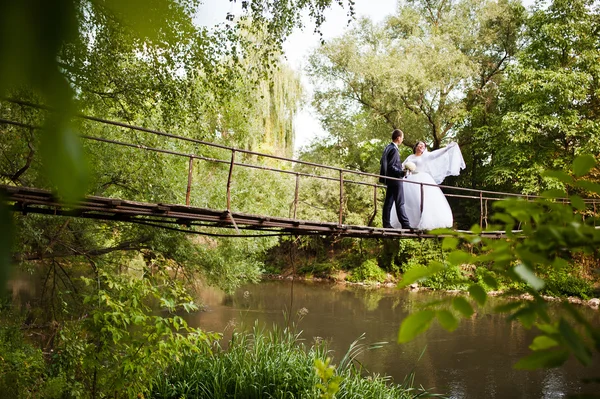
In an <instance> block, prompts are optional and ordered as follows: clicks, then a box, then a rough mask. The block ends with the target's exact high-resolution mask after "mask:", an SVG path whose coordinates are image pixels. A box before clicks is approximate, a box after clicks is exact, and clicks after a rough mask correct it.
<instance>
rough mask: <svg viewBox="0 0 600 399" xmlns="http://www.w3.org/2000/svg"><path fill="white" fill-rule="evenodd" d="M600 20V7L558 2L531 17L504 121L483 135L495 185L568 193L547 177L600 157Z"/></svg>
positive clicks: (505, 88) (505, 91) (506, 94)
mask: <svg viewBox="0 0 600 399" xmlns="http://www.w3.org/2000/svg"><path fill="white" fill-rule="evenodd" d="M599 15H600V12H599V9H598V4H597V2H594V1H587V0H581V1H580V0H578V1H561V0H557V1H553V2H552V3H551V4H550V5H549V6H548V7H547V8H542V6H541V3H540V4H539V5H538V6H537V7H536V9H535V10H534V12H533V14H532V15H531V17H530V18H529V19H528V21H527V24H526V25H527V30H526V34H525V37H524V42H525V43H526V45H525V47H524V49H523V51H522V52H521V53H520V55H519V57H518V61H519V62H518V63H517V64H515V65H513V66H511V68H510V70H509V72H508V74H507V79H506V81H505V82H504V83H503V84H502V85H501V92H502V94H501V101H500V104H499V117H498V118H496V119H495V122H496V123H492V124H491V130H490V134H486V135H485V136H482V137H481V139H483V140H488V142H489V146H490V148H489V160H488V162H489V167H488V168H489V175H488V176H489V179H490V180H491V181H493V182H494V183H495V184H497V185H504V186H505V187H507V186H512V187H514V189H516V190H518V191H520V192H523V193H538V192H540V191H541V190H545V189H549V188H561V189H562V188H564V185H563V184H562V183H561V182H560V181H557V180H556V179H553V178H551V177H549V176H544V175H543V173H542V172H543V171H544V170H546V169H565V168H567V167H568V165H570V164H571V163H572V162H573V159H574V158H575V157H576V156H577V155H580V154H597V153H598V152H600V125H599V124H598V117H599V115H600V100H599V97H598V87H599V86H598V84H599V83H598V82H599V81H600V75H599V74H600V69H599V68H598V66H597V60H598V57H599V56H600V53H599V51H600V50H599V49H600V46H599V44H600V39H599V35H598V32H599V31H600V24H599V21H600V19H599ZM483 134H485V132H483Z"/></svg>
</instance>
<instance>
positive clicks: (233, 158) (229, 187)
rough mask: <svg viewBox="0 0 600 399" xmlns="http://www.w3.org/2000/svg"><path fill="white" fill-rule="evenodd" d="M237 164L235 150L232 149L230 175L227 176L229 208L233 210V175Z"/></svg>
mask: <svg viewBox="0 0 600 399" xmlns="http://www.w3.org/2000/svg"><path fill="white" fill-rule="evenodd" d="M234 164H235V150H231V162H230V163H229V176H227V210H228V211H229V210H231V175H232V174H233V165H234Z"/></svg>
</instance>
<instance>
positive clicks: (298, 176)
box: [294, 173, 300, 220]
mask: <svg viewBox="0 0 600 399" xmlns="http://www.w3.org/2000/svg"><path fill="white" fill-rule="evenodd" d="M299 189H300V175H299V174H298V173H296V190H295V191H294V220H295V219H296V210H297V209H298V193H299Z"/></svg>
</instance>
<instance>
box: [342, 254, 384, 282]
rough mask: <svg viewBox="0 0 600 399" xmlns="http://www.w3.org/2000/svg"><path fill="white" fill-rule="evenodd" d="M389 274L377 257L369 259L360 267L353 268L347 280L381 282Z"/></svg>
mask: <svg viewBox="0 0 600 399" xmlns="http://www.w3.org/2000/svg"><path fill="white" fill-rule="evenodd" d="M386 278H387V274H386V273H385V272H384V271H383V270H382V269H381V268H380V267H379V265H378V264H377V260H376V259H367V260H366V261H364V262H363V263H362V264H361V265H360V266H359V267H357V268H356V269H354V270H352V272H351V273H350V275H349V276H348V277H347V280H348V281H350V282H353V283H357V282H363V281H364V282H379V283H382V282H384V281H385V280H386Z"/></svg>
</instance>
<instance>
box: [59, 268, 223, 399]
mask: <svg viewBox="0 0 600 399" xmlns="http://www.w3.org/2000/svg"><path fill="white" fill-rule="evenodd" d="M84 281H85V283H86V284H87V285H88V287H90V288H92V287H94V289H92V292H91V293H90V294H89V295H86V296H85V298H84V303H85V304H86V305H87V306H88V309H89V310H88V312H89V313H88V315H87V317H85V318H84V319H83V321H82V322H80V321H78V320H75V321H70V322H65V324H64V326H63V327H62V328H61V329H60V331H59V339H58V343H57V348H56V351H55V352H56V355H55V357H54V359H53V361H52V367H53V369H54V370H55V372H57V373H59V374H64V375H66V376H68V380H67V383H68V385H69V386H70V387H71V389H73V391H76V390H79V391H81V392H89V395H90V397H97V396H101V395H105V394H107V393H109V392H121V393H122V394H126V396H128V397H131V396H135V395H138V394H140V393H143V392H145V391H146V390H147V389H148V385H147V384H148V381H149V380H150V379H151V377H152V376H153V369H154V368H155V367H157V366H160V365H164V364H166V362H170V361H171V360H172V359H173V356H175V357H176V358H177V357H183V356H189V355H190V354H192V353H196V352H198V350H199V348H201V347H202V346H209V345H210V344H211V343H212V341H213V340H214V339H216V338H217V335H215V334H206V333H204V332H202V331H201V330H198V329H193V328H189V327H188V326H187V323H186V322H185V321H184V320H183V319H182V318H181V316H178V315H176V314H173V312H175V311H176V310H184V311H192V310H195V309H197V308H196V306H195V305H194V304H193V302H192V301H191V298H190V297H189V296H187V294H185V291H184V290H183V287H182V286H181V285H180V284H179V283H177V281H173V280H172V279H170V278H169V276H168V275H167V273H165V271H161V270H157V269H154V270H153V269H145V270H143V271H142V272H141V274H140V275H139V276H131V275H129V276H128V275H114V274H112V273H107V272H104V271H99V274H98V278H97V279H87V278H85V279H84ZM157 306H158V307H160V309H161V313H159V314H157V313H156V311H155V310H154V308H155V307H157Z"/></svg>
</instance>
